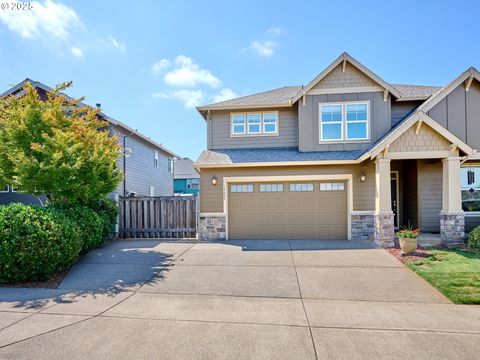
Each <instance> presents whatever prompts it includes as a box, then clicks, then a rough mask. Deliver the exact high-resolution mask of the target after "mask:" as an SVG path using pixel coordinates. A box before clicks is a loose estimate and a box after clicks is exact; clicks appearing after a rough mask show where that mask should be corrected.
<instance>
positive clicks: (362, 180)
mask: <svg viewBox="0 0 480 360" xmlns="http://www.w3.org/2000/svg"><path fill="white" fill-rule="evenodd" d="M365 180H367V175H365V173H364V172H362V173H361V174H360V182H365Z"/></svg>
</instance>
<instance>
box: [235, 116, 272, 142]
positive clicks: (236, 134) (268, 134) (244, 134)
mask: <svg viewBox="0 0 480 360" xmlns="http://www.w3.org/2000/svg"><path fill="white" fill-rule="evenodd" d="M249 114H260V132H259V133H251V132H249V131H248V115H249ZM264 114H275V118H276V121H275V132H266V131H265V126H264V122H263V116H264ZM235 115H243V116H244V123H243V124H244V128H243V129H244V131H243V133H234V132H233V117H234V116H235ZM279 127H280V117H279V112H278V111H245V112H233V113H230V137H263V136H278V135H279Z"/></svg>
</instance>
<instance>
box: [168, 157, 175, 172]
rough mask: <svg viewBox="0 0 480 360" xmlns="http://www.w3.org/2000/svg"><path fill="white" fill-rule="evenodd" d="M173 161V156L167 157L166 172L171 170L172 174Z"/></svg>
mask: <svg viewBox="0 0 480 360" xmlns="http://www.w3.org/2000/svg"><path fill="white" fill-rule="evenodd" d="M173 163H174V160H173V158H168V172H171V173H172V174H173Z"/></svg>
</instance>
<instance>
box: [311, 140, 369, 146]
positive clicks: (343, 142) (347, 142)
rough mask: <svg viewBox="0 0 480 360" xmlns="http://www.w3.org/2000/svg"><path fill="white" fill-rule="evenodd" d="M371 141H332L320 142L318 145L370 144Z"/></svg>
mask: <svg viewBox="0 0 480 360" xmlns="http://www.w3.org/2000/svg"><path fill="white" fill-rule="evenodd" d="M370 142H371V140H370V139H367V140H332V141H328V140H321V141H320V142H319V144H320V145H325V144H367V143H370Z"/></svg>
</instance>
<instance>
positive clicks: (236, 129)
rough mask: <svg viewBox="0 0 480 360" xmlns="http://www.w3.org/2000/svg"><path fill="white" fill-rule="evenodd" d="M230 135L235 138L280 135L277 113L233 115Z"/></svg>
mask: <svg viewBox="0 0 480 360" xmlns="http://www.w3.org/2000/svg"><path fill="white" fill-rule="evenodd" d="M230 134H231V135H233V136H241V135H245V136H249V135H259V136H262V135H278V113H277V112H265V113H262V112H251V113H243V114H241V113H235V114H231V128H230Z"/></svg>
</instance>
